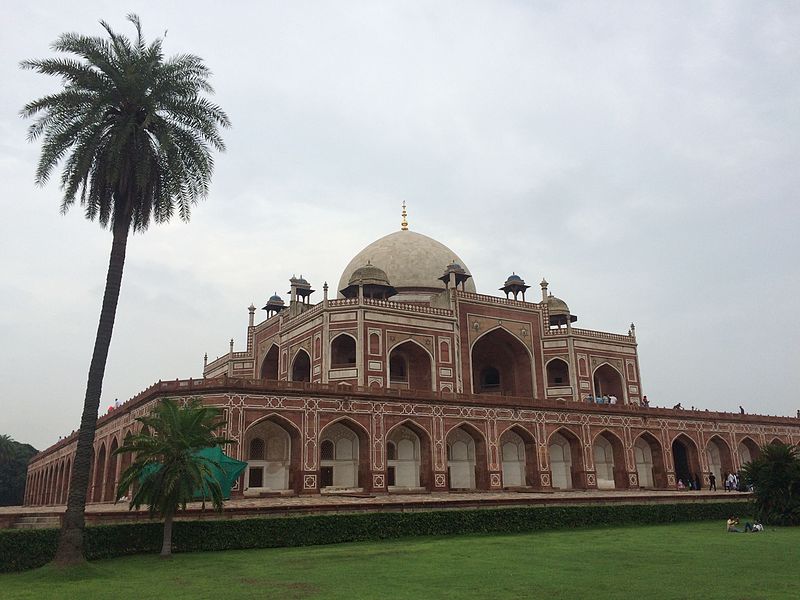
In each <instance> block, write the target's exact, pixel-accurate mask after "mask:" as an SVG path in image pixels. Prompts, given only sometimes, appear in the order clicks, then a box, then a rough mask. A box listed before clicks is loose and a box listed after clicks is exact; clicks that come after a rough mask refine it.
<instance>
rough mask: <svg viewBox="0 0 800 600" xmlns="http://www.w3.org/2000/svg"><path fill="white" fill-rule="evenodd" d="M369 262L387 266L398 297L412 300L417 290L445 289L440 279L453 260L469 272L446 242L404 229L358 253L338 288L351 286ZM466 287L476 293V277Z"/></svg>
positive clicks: (390, 281) (429, 291)
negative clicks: (356, 271)
mask: <svg viewBox="0 0 800 600" xmlns="http://www.w3.org/2000/svg"><path fill="white" fill-rule="evenodd" d="M367 261H369V262H370V263H371V264H372V265H374V266H376V267H379V268H380V269H383V271H385V272H386V275H387V276H388V277H389V283H391V285H392V286H393V287H394V288H395V289H396V290H397V292H398V296H401V297H405V298H406V299H409V300H411V299H413V298H411V296H412V295H414V294H416V293H420V294H422V295H425V293H426V292H427V293H428V295H430V293H431V292H434V293H438V292H442V291H444V289H445V286H444V283H443V282H442V281H441V280H440V279H439V278H440V277H441V276H442V275H443V274H444V272H445V270H446V269H447V265H449V264H450V263H452V262H453V261H455V262H457V263H458V264H459V265H461V266H462V267H463V268H464V270H465V271H466V272H467V273H469V269H468V268H467V266H466V265H465V264H464V261H463V260H461V259H460V258H459V257H458V255H457V254H456V253H455V252H453V251H452V250H450V248H448V247H447V246H445V245H444V244H442V243H440V242H437V241H436V240H434V239H433V238H429V237H428V236H427V235H422V234H421V233H417V232H416V231H409V230H400V231H395V232H394V233H390V234H389V235H386V236H384V237H382V238H380V239H378V240H375V241H374V242H372V243H371V244H370V245H369V246H367V247H366V248H364V249H363V250H362V251H361V252H359V253H358V254H356V255H355V256H354V257H353V260H351V261H350V262H349V263H348V265H347V267H345V269H344V272H342V276H341V278H340V279H339V287H338V288H337V291H338V290H342V289H344V288H345V287H347V285H348V282H349V281H350V278H351V277H352V275H353V272H354V271H355V270H356V269H358V268H359V267H363V266H364V265H366V264H367ZM465 289H466V290H467V291H468V292H475V284H474V283H473V281H472V278H469V279H467V281H466V283H465ZM339 296H340V297H341V294H340V295H339ZM420 299H422V298H420Z"/></svg>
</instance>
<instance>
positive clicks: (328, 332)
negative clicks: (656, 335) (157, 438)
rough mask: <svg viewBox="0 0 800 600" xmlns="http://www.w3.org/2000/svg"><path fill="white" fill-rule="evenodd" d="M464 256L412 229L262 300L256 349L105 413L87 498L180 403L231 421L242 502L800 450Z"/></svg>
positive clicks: (613, 337)
mask: <svg viewBox="0 0 800 600" xmlns="http://www.w3.org/2000/svg"><path fill="white" fill-rule="evenodd" d="M387 240H388V241H387ZM440 247H441V248H440ZM442 249H443V250H442ZM365 253H367V254H368V256H369V258H371V259H373V260H372V263H370V262H367V261H363V262H361V263H359V261H362V260H363V256H362V255H364V254H365ZM453 256H455V254H454V253H452V252H451V251H450V250H449V249H447V248H446V247H444V246H441V244H438V242H435V241H434V240H430V238H425V236H420V235H419V234H413V235H412V234H411V232H407V231H405V230H404V232H397V233H395V234H391V235H390V236H386V238H382V239H381V240H378V241H377V242H375V243H374V244H372V245H370V246H369V247H367V248H366V249H365V250H364V251H362V253H361V254H360V255H358V256H357V257H356V258H355V259H354V261H353V262H351V265H349V266H348V269H346V270H345V273H344V275H343V277H342V282H341V283H340V286H339V287H340V290H341V291H342V292H343V293H344V295H345V296H347V297H342V298H336V299H334V298H328V288H327V284H326V285H325V288H324V292H323V294H324V295H323V300H322V301H321V302H319V303H317V304H312V303H310V301H309V297H310V295H311V293H312V291H311V289H310V285H309V284H308V283H307V282H305V280H303V279H302V278H300V279H295V278H293V279H292V290H291V292H290V293H291V300H290V302H289V305H288V306H286V307H285V309H284V306H283V304H282V302H281V301H280V300H279V299H276V298H275V297H273V298H272V299H270V302H269V303H268V304H267V306H266V307H265V309H267V310H268V312H267V314H268V318H267V319H266V320H265V321H263V322H261V323H259V324H255V322H254V321H255V307H253V306H251V307H250V319H249V325H248V328H247V346H246V349H245V350H244V351H242V352H234V351H233V344H232V343H231V348H230V351H229V352H228V353H227V354H225V355H223V356H222V357H220V358H218V359H216V360H214V361H212V362H210V363H208V362H207V363H206V364H205V365H204V373H203V375H204V377H203V379H199V380H184V381H173V382H159V383H158V384H155V385H153V386H151V387H150V388H148V389H147V390H145V391H144V392H142V393H141V394H139V395H138V396H136V397H135V398H133V399H131V400H129V401H128V402H126V403H125V404H124V405H123V406H122V407H121V408H120V409H117V410H115V411H113V412H112V413H110V414H108V415H106V416H104V417H102V418H101V419H100V421H99V423H98V428H97V435H96V440H95V457H94V463H93V470H92V476H91V484H90V489H89V496H88V498H89V501H91V502H108V501H113V497H114V490H115V486H116V482H117V481H118V480H119V477H120V473H121V472H122V470H124V468H125V467H126V466H127V465H126V462H125V461H127V460H129V458H128V457H118V456H116V455H114V454H113V451H114V450H115V449H116V448H117V447H119V446H120V445H121V444H122V442H123V440H124V438H125V436H127V435H128V434H129V433H131V432H135V431H136V430H137V428H138V423H136V421H135V418H136V417H138V416H141V415H143V414H146V413H147V412H148V411H149V410H150V409H151V407H152V406H153V404H154V403H155V402H158V401H159V400H160V399H162V398H166V397H172V398H175V397H178V398H189V397H199V398H202V400H203V402H204V403H206V404H208V405H211V406H216V407H219V408H220V409H221V410H222V411H223V412H224V413H225V416H226V418H227V422H228V424H227V431H226V434H227V435H228V436H229V437H230V438H232V439H234V440H236V442H237V443H236V444H235V445H233V446H231V447H230V448H229V449H228V450H227V452H228V453H229V454H230V455H231V456H233V457H235V458H238V459H240V460H244V461H247V462H248V469H247V471H246V472H245V475H244V476H243V477H242V478H241V479H240V481H239V482H238V484H237V485H236V487H235V488H234V494H238V495H260V494H265V493H284V494H286V493H297V494H317V493H321V492H325V491H326V490H341V489H361V490H364V491H369V492H391V491H406V492H408V491H413V490H429V491H446V490H448V489H476V490H499V489H502V488H530V489H541V490H548V489H553V488H560V489H564V488H583V489H591V488H597V487H600V488H606V489H608V488H615V489H629V488H639V487H646V488H674V487H675V485H676V483H677V480H678V479H679V478H683V479H686V478H687V477H692V478H694V477H695V476H698V477H699V478H700V479H701V481H703V485H704V486H707V485H708V480H709V473H711V472H714V473H715V474H716V475H717V480H718V481H721V479H722V475H723V474H724V473H726V472H731V471H736V470H738V469H739V468H740V466H741V465H742V464H743V463H744V462H747V460H749V459H750V458H752V457H754V456H755V455H756V454H757V453H758V448H759V446H761V445H764V444H767V443H770V442H772V441H775V440H779V441H782V442H788V443H800V421H798V419H794V418H788V417H768V416H759V415H739V414H730V413H716V412H713V413H712V412H706V411H685V410H671V409H661V408H649V407H645V406H642V402H641V399H642V397H643V396H642V384H641V374H640V370H639V363H638V357H637V346H636V336H635V329H634V328H633V326H631V329H630V330H629V331H628V332H627V333H626V334H614V333H606V332H599V331H592V330H587V329H579V328H577V327H574V326H573V325H572V322H574V320H575V317H574V315H571V313H570V312H569V309H568V307H567V306H566V304H565V303H564V302H563V301H560V300H558V299H557V298H553V297H552V296H551V295H548V293H547V285H548V284H547V283H546V282H544V281H543V282H542V299H541V301H540V302H529V301H525V300H524V292H525V289H527V287H528V286H525V284H524V281H522V280H521V279H520V278H519V277H518V276H516V275H514V276H512V277H509V279H508V280H507V281H506V285H505V286H504V287H503V288H501V289H502V290H503V291H505V292H506V298H502V297H495V296H486V295H480V294H477V293H474V292H472V291H470V286H472V284H471V282H470V281H469V278H470V275H469V273H468V271H466V269H465V268H463V267H461V266H460V265H459V264H457V263H455V260H453V259H452V257H453ZM398 261H400V262H398ZM365 262H366V265H364V263H365ZM439 263H442V264H439ZM448 263H449V264H448ZM353 265H355V267H354V266H353ZM398 265H400V266H398ZM437 269H438V271H436V270H437ZM435 271H436V272H435ZM434 272H435V273H434ZM432 273H434V275H431V274H432ZM438 274H441V277H438V276H436V275H438ZM437 280H438V281H437ZM472 289H474V286H472ZM511 294H513V295H514V298H515V299H511V298H510V297H509V295H511ZM520 294H522V298H523V299H522V300H519V299H518V298H519V295H520ZM603 396H606V397H612V396H613V397H615V398H616V399H617V403H616V404H607V403H606V404H597V403H595V402H594V399H595V398H596V397H603ZM589 398H591V400H592V401H591V402H590V401H587V400H588V399H589ZM75 446H76V437H75V436H72V437H70V438H67V439H65V440H62V441H60V442H59V443H57V444H56V445H54V446H52V447H51V448H49V449H47V450H45V451H44V452H42V453H40V454H39V455H37V456H36V457H35V458H34V459H33V460H32V461H31V463H30V466H29V470H28V486H27V491H26V498H25V503H26V504H29V505H41V504H59V503H64V502H65V501H66V493H67V489H68V485H69V476H70V472H71V465H72V457H73V455H74V452H75Z"/></svg>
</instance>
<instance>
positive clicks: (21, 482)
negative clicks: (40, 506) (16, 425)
mask: <svg viewBox="0 0 800 600" xmlns="http://www.w3.org/2000/svg"><path fill="white" fill-rule="evenodd" d="M36 452H37V450H36V448H34V447H33V446H31V445H29V444H21V443H19V442H17V441H15V440H13V439H12V438H11V436H8V435H6V434H2V435H0V506H17V505H19V504H22V501H23V500H24V498H25V480H26V478H27V474H28V461H30V459H31V457H33V456H34V455H35V454H36Z"/></svg>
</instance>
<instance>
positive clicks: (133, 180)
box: [21, 15, 229, 564]
mask: <svg viewBox="0 0 800 600" xmlns="http://www.w3.org/2000/svg"><path fill="white" fill-rule="evenodd" d="M128 20H129V21H130V22H131V23H133V25H134V26H135V28H136V38H135V39H134V40H133V41H131V40H129V39H128V38H127V37H125V36H123V35H119V34H117V33H115V32H114V31H113V30H112V29H111V27H110V26H109V25H108V24H107V23H105V22H103V21H101V22H100V23H101V25H102V26H103V28H104V29H105V31H106V33H107V34H108V37H107V38H104V37H88V36H84V35H79V34H75V33H66V34H63V35H61V36H60V37H59V38H58V40H56V42H55V43H54V44H53V45H52V49H53V50H55V51H56V52H62V53H66V54H67V55H71V56H68V57H59V58H47V59H43V60H27V61H24V62H23V63H21V66H22V68H23V69H31V70H33V71H36V72H38V73H42V74H44V75H54V76H56V77H59V78H60V79H61V81H62V82H63V89H62V90H61V91H59V92H57V93H54V94H49V95H47V96H44V97H42V98H39V99H38V100H34V101H33V102H31V103H29V104H27V105H26V106H25V108H23V110H22V111H21V114H22V116H23V117H31V118H32V117H36V120H35V121H34V123H33V124H32V125H31V126H30V128H29V130H28V138H29V140H31V141H34V140H38V139H40V138H41V139H42V140H43V144H42V153H41V157H40V159H39V165H38V168H37V170H36V183H37V184H38V185H44V184H45V183H47V181H48V179H49V177H50V173H51V172H52V171H53V169H54V168H56V166H57V165H58V164H59V163H63V171H62V175H61V188H62V190H63V193H64V195H63V198H62V201H61V211H62V212H66V211H67V210H69V208H70V207H72V206H73V205H74V204H75V202H76V201H77V202H80V204H81V206H82V207H83V209H84V212H85V214H86V217H87V218H88V219H90V220H95V219H97V220H98V221H99V222H100V225H101V226H103V227H108V228H109V229H111V232H112V234H113V240H112V242H111V256H110V259H109V265H108V274H107V276H106V287H105V292H104V294H103V305H102V308H101V310H100V322H99V324H98V327H97V335H96V338H95V343H94V351H93V353H92V360H91V364H90V366H89V376H88V380H87V383H86V395H85V397H84V405H83V414H82V416H81V424H80V429H79V432H78V445H77V449H76V452H75V460H74V467H73V475H72V478H71V479H70V489H69V496H68V499H67V511H66V513H65V515H64V525H63V528H62V530H61V537H60V539H59V545H58V550H57V551H56V556H55V561H56V562H58V563H61V564H72V563H77V562H81V561H82V560H83V527H84V510H85V508H86V490H87V486H88V483H89V470H90V468H91V457H92V445H93V443H94V431H95V426H96V424H97V412H98V408H99V407H100V394H101V392H102V388H103V375H104V373H105V367H106V359H107V357H108V348H109V345H110V343H111V334H112V331H113V329H114V317H115V315H116V310H117V301H118V299H119V292H120V286H121V284H122V270H123V267H124V264H125V252H126V249H127V243H128V234H129V233H130V232H131V231H140V232H141V231H145V230H146V229H147V227H148V225H149V224H150V222H151V221H155V222H156V223H163V222H166V221H169V220H170V218H171V217H172V216H173V214H174V213H175V212H176V211H177V212H178V214H179V215H180V218H181V219H183V220H184V221H188V220H189V215H190V209H191V207H192V205H193V204H194V203H195V202H196V201H197V199H198V198H201V197H204V196H205V195H206V194H207V192H208V186H209V181H210V179H211V174H212V171H213V167H214V160H213V157H212V154H211V150H212V148H213V149H216V150H224V148H225V145H224V143H223V141H222V138H221V137H220V135H219V133H218V127H228V126H229V121H228V117H227V116H226V115H225V113H224V112H223V111H222V109H220V108H219V107H218V106H217V105H216V104H213V103H211V102H209V101H208V99H207V98H205V97H204V95H203V94H204V93H211V92H212V91H213V90H212V88H211V86H210V85H209V83H208V78H209V75H210V72H209V70H208V69H207V68H206V66H205V65H204V64H203V61H202V60H201V59H200V58H199V57H197V56H194V55H191V54H181V55H178V56H175V57H172V58H169V59H167V58H165V57H164V55H163V53H162V40H161V39H156V40H155V41H154V42H152V43H150V44H147V43H145V40H144V38H143V36H142V28H141V24H140V23H139V18H138V17H136V16H135V15H129V16H128Z"/></svg>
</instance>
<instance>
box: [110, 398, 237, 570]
mask: <svg viewBox="0 0 800 600" xmlns="http://www.w3.org/2000/svg"><path fill="white" fill-rule="evenodd" d="M137 421H139V422H140V423H142V425H143V427H142V430H143V431H144V433H139V434H137V435H133V436H131V437H129V438H127V440H126V441H125V444H124V445H123V446H122V447H120V448H118V449H117V450H116V454H122V453H134V454H135V458H134V459H133V462H132V463H131V465H130V467H128V468H127V469H125V471H124V472H123V473H122V474H121V476H120V482H119V486H118V488H117V500H118V501H119V500H121V499H122V498H124V497H126V496H127V495H128V493H129V491H131V490H132V491H133V495H132V497H131V499H130V508H131V509H135V508H137V509H138V508H139V507H141V506H142V505H146V506H148V508H149V510H150V516H151V517H153V516H156V515H160V516H162V517H164V540H163V545H162V549H161V555H162V556H168V555H170V554H171V539H172V538H171V534H172V529H171V527H172V518H173V517H174V515H175V514H176V513H177V512H178V510H179V509H184V510H185V509H186V504H187V503H188V502H190V501H191V500H192V499H193V497H194V495H195V493H196V492H197V491H198V490H203V491H205V492H206V496H204V498H203V501H204V502H205V500H210V501H211V503H212V506H213V507H214V509H216V510H222V504H223V498H222V489H221V487H220V482H219V481H218V480H217V478H216V475H215V473H216V472H219V469H220V465H219V464H217V463H215V462H213V461H211V460H209V459H207V458H205V457H203V456H199V455H197V454H196V451H197V450H200V449H202V448H211V447H214V446H221V445H225V444H230V443H232V442H233V440H229V439H227V438H225V437H223V436H220V435H217V433H216V432H217V431H219V430H220V429H221V428H222V427H223V426H224V425H225V421H224V420H222V419H221V418H220V416H219V411H218V410H217V409H215V408H211V407H207V406H203V405H202V403H201V401H200V400H198V399H193V400H189V401H188V402H187V403H186V404H185V405H184V406H179V405H178V403H177V402H176V401H174V400H171V399H168V398H167V399H165V400H162V401H161V402H160V403H159V404H158V405H157V406H156V408H155V409H154V410H153V412H152V413H151V414H150V415H148V416H145V417H139V418H138V419H137Z"/></svg>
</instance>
